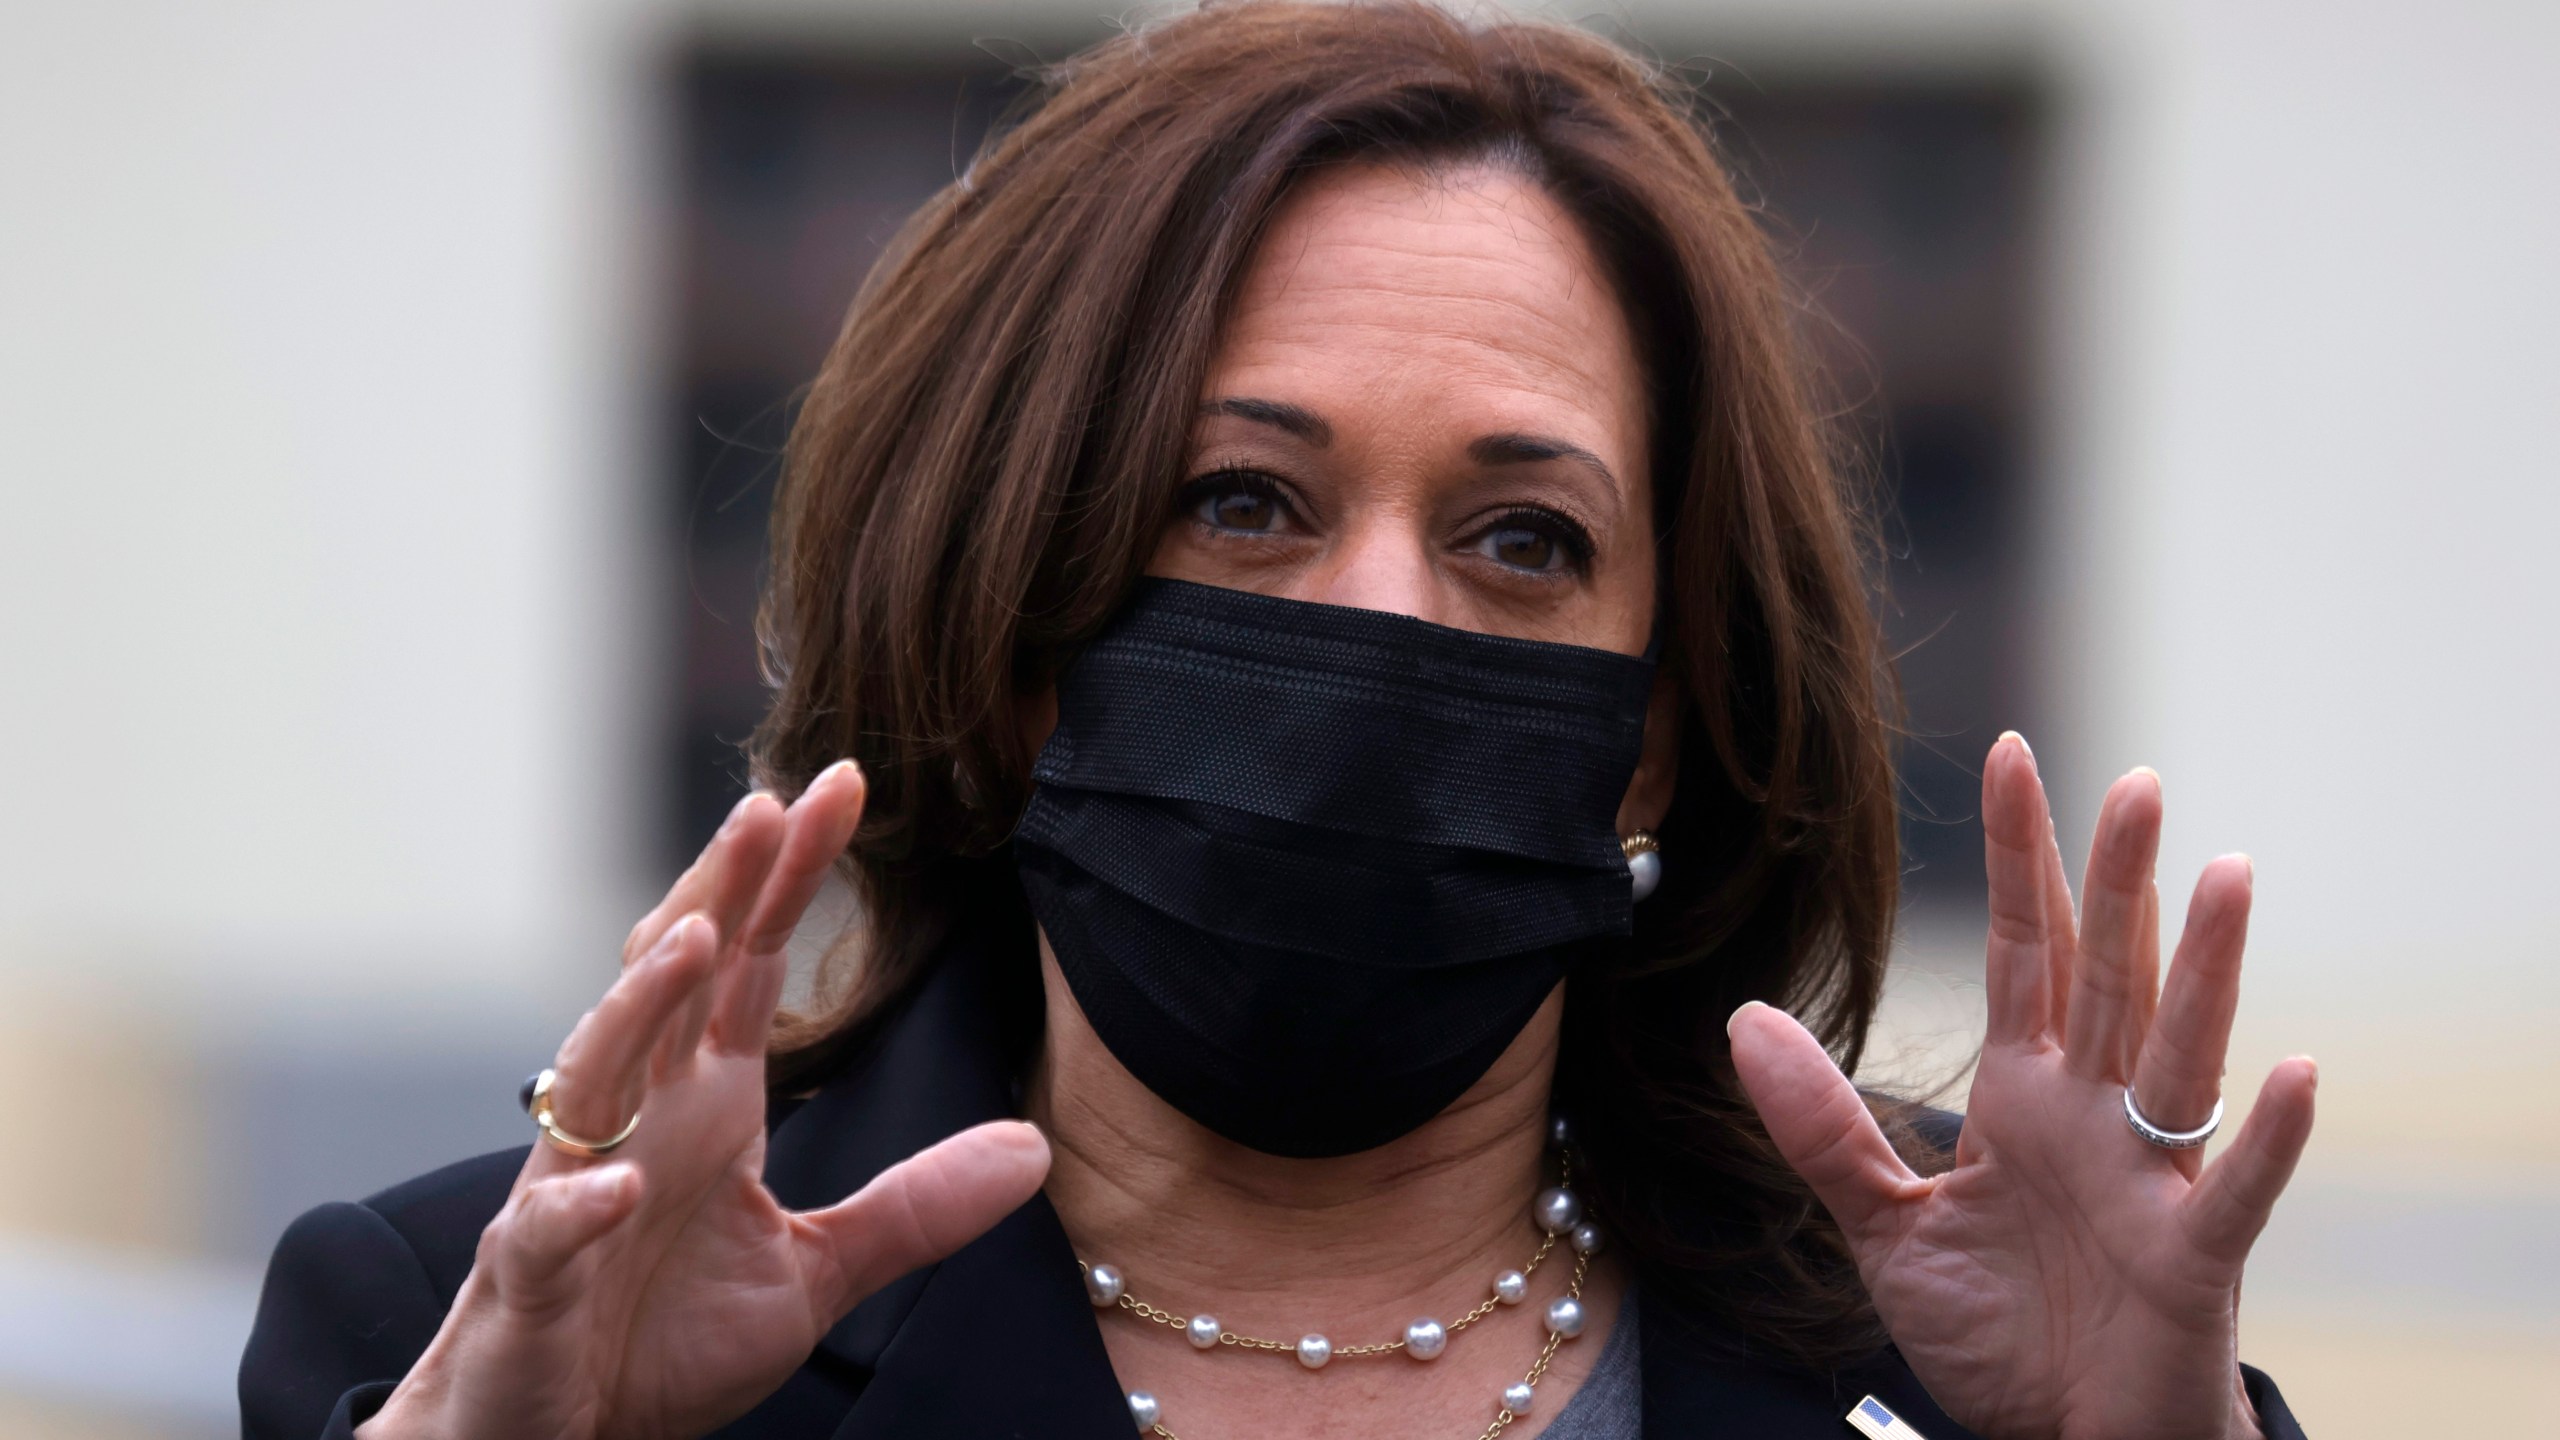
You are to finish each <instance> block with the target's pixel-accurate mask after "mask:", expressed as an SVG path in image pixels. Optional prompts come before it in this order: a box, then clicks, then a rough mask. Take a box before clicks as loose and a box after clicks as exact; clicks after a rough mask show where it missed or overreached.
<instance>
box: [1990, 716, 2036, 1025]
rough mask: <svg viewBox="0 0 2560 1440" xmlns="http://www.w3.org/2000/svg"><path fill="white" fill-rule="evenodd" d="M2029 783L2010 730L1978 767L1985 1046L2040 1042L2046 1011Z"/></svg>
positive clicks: (2022, 753) (2029, 765)
mask: <svg viewBox="0 0 2560 1440" xmlns="http://www.w3.org/2000/svg"><path fill="white" fill-rule="evenodd" d="M2049 828H2050V821H2049V820H2048V818H2047V816H2046V814H2045V809H2044V801H2043V789H2042V787H2041V786H2039V785H2038V784H2037V783H2036V776H2035V757H2034V755H2033V754H2032V753H2030V752H2029V751H2028V749H2027V742H2026V739H2025V738H2024V737H2023V736H2021V735H2019V734H2018V733H2017V732H2016V731H2014V730H2012V731H2010V732H2009V733H2008V734H2005V735H2003V736H2001V737H2000V739H1999V741H1998V743H1996V744H1994V745H1993V746H1992V747H1991V755H1990V758H1989V759H1988V760H1986V761H1985V762H1984V763H1983V767H1982V844H1983V868H1984V869H1985V870H1986V871H1987V872H1989V877H1990V882H1991V940H1990V947H1989V952H1988V953H1987V954H1986V955H1985V957H1984V959H1983V988H1984V989H1985V990H1987V991H1988V992H1989V994H1990V1009H1991V1015H1990V1024H1989V1028H1988V1029H1987V1030H1986V1031H1985V1033H1984V1037H1983V1038H1984V1042H1985V1043H1986V1044H1994V1045H1997V1044H2025V1043H2027V1042H2030V1041H2033V1040H2035V1039H2037V1038H2039V1037H2041V1036H2042V1035H2043V1034H2044V1033H2045V1030H2046V1026H2047V1025H2048V1023H2049V1020H2048V1012H2049V1011H2050V1009H2051V1006H2052V1000H2051V994H2052V983H2051V970H2050V955H2049V953H2048V951H2049V947H2050V946H2051V944H2052V941H2053V935H2054V931H2053V925H2052V921H2051V917H2050V915H2049V912H2048V909H2047V899H2048V883H2047V878H2046V876H2045V873H2044V870H2045V865H2046V860H2045V856H2044V854H2043V852H2044V851H2045V850H2046V849H2047V848H2048V846H2049V845H2050V844H2051V842H2050V841H2049V840H2048V839H2047V838H2046V833H2045V832H2046V831H2047V830H2048V829H2049Z"/></svg>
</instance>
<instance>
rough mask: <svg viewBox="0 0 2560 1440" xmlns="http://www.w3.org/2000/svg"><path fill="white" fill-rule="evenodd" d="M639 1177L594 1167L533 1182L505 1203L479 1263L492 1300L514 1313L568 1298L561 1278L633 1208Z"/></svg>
mask: <svg viewBox="0 0 2560 1440" xmlns="http://www.w3.org/2000/svg"><path fill="white" fill-rule="evenodd" d="M639 1198H640V1172H639V1171H638V1170H637V1169H636V1168H634V1167H633V1166H631V1165H629V1164H627V1163H615V1164H611V1165H599V1166H597V1167H596V1168H594V1169H592V1170H573V1171H570V1172H569V1173H567V1174H565V1175H553V1176H550V1177H548V1178H545V1179H541V1180H536V1181H534V1182H533V1183H532V1184H530V1185H528V1186H526V1187H525V1188H524V1190H523V1192H522V1193H520V1194H518V1195H517V1196H515V1198H514V1199H513V1200H511V1201H510V1202H509V1203H508V1206H507V1209H506V1212H505V1214H504V1215H503V1216H502V1217H501V1218H500V1219H499V1221H498V1222H497V1223H496V1224H494V1225H492V1226H491V1227H490V1234H489V1237H488V1243H487V1244H486V1245H485V1246H484V1247H483V1253H484V1257H485V1259H486V1262H487V1263H488V1264H489V1265H490V1269H491V1273H492V1275H493V1276H494V1278H495V1279H496V1280H497V1282H498V1294H499V1295H500V1297H502V1298H503V1299H505V1300H506V1301H507V1302H508V1303H509V1304H511V1305H514V1306H516V1307H517V1308H519V1309H541V1308H545V1307H547V1306H549V1305H552V1304H556V1303H561V1302H564V1301H566V1300H568V1299H571V1298H573V1297H574V1294H575V1290H574V1288H569V1289H564V1288H563V1287H562V1286H561V1285H560V1283H559V1282H560V1278H561V1272H562V1271H564V1270H566V1269H567V1268H568V1267H569V1264H570V1262H571V1261H573V1260H576V1259H577V1258H578V1256H579V1255H580V1254H581V1253H582V1252H584V1251H585V1250H586V1249H587V1247H589V1246H591V1245H593V1244H595V1243H596V1242H597V1241H598V1240H601V1239H603V1238H604V1237H605V1236H606V1235H607V1234H609V1233H611V1232H612V1230H613V1228H614V1227H615V1226H616V1225H619V1224H621V1223H622V1221H623V1220H624V1219H625V1218H626V1217H628V1216H629V1215H630V1214H631V1212H632V1211H633V1210H634V1209H635V1208H636V1207H637V1204H638V1201H639Z"/></svg>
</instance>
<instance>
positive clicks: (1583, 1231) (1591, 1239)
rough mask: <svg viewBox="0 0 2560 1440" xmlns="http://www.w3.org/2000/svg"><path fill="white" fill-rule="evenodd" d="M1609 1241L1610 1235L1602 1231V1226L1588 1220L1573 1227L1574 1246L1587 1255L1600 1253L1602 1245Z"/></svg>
mask: <svg viewBox="0 0 2560 1440" xmlns="http://www.w3.org/2000/svg"><path fill="white" fill-rule="evenodd" d="M1607 1243H1608V1237H1606V1236H1604V1235H1602V1234H1601V1233H1600V1227H1599V1226H1597V1225H1595V1224H1593V1223H1591V1222H1590V1221H1588V1220H1585V1221H1583V1222H1582V1223H1581V1224H1579V1225H1576V1226H1574V1227H1573V1248H1574V1249H1576V1250H1579V1251H1581V1252H1582V1253H1583V1254H1585V1255H1597V1254H1599V1253H1600V1247H1601V1246H1602V1245H1604V1244H1607Z"/></svg>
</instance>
